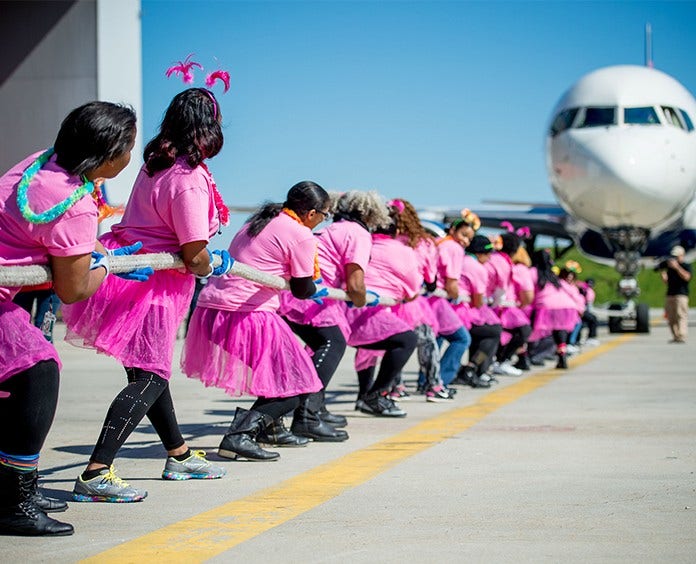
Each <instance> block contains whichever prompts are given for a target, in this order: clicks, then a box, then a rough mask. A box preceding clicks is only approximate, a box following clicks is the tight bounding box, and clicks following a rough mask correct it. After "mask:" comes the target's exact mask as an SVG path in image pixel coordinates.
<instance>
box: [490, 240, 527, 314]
mask: <svg viewBox="0 0 696 564" xmlns="http://www.w3.org/2000/svg"><path fill="white" fill-rule="evenodd" d="M485 267H486V270H487V271H488V288H487V290H486V294H487V295H488V296H489V297H492V298H493V299H494V304H495V305H503V306H506V307H510V306H511V305H512V304H514V303H515V302H516V301H517V296H518V294H519V293H520V292H527V291H533V290H534V284H533V283H532V280H531V278H529V277H528V276H526V275H525V273H524V272H523V271H521V270H519V269H518V270H515V268H514V265H513V263H512V261H511V260H510V257H508V256H507V255H506V254H505V253H492V254H491V258H490V259H489V260H488V262H487V263H486V264H485Z"/></svg>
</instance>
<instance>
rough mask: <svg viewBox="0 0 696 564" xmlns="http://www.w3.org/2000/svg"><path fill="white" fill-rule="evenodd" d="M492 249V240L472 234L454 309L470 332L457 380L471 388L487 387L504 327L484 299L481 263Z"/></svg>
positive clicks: (485, 278) (484, 275) (485, 273)
mask: <svg viewBox="0 0 696 564" xmlns="http://www.w3.org/2000/svg"><path fill="white" fill-rule="evenodd" d="M492 251H493V243H491V241H490V239H488V237H485V236H484V235H475V236H474V237H473V238H472V239H471V242H470V243H469V246H468V247H467V248H466V257H465V259H464V266H463V268H462V274H461V276H460V278H459V289H460V291H461V297H462V299H461V303H459V304H457V305H456V306H455V310H456V312H457V315H459V318H460V319H461V320H462V322H463V323H464V326H465V327H466V328H467V329H468V330H469V333H470V334H471V345H470V346H469V361H468V362H467V364H466V365H465V366H462V367H461V368H460V369H459V375H458V380H457V381H462V382H463V383H465V384H467V385H469V386H471V387H472V388H490V386H491V384H490V378H489V377H488V375H487V374H486V372H487V371H488V368H489V367H490V365H491V364H492V363H493V360H494V359H495V353H496V351H497V350H498V345H499V343H500V334H501V333H502V331H503V328H502V327H501V325H500V319H498V316H497V315H496V314H495V312H494V311H493V310H492V309H491V308H490V307H489V306H488V304H487V303H486V300H485V296H486V287H487V285H488V271H487V270H486V267H485V266H484V265H485V264H486V262H488V259H489V258H490V256H491V252H492Z"/></svg>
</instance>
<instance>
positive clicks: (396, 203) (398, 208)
mask: <svg viewBox="0 0 696 564" xmlns="http://www.w3.org/2000/svg"><path fill="white" fill-rule="evenodd" d="M387 205H388V206H391V207H393V208H396V211H397V212H398V213H399V215H401V214H402V213H404V210H405V209H406V206H405V205H404V203H403V202H402V201H401V200H397V199H396V198H395V199H393V200H389V201H388V202H387Z"/></svg>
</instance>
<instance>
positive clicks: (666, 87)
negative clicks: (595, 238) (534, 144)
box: [546, 66, 696, 235]
mask: <svg viewBox="0 0 696 564" xmlns="http://www.w3.org/2000/svg"><path fill="white" fill-rule="evenodd" d="M694 123H696V100H694V98H693V96H691V94H690V93H689V92H688V91H687V90H686V89H685V88H684V87H683V86H682V85H681V84H679V83H678V82H677V81H676V80H674V79H673V78H672V77H670V76H668V75H666V74H665V73H663V72H660V71H658V70H655V69H652V68H648V67H640V66H615V67H607V68H603V69H599V70H597V71H594V72H592V73H590V74H588V75H586V76H584V77H583V78H581V79H580V80H579V81H578V82H577V83H576V84H575V85H574V86H572V87H571V88H570V89H569V90H568V91H567V92H566V93H565V95H564V96H563V97H562V98H561V100H560V101H559V103H558V104H557V106H556V108H555V110H554V112H553V117H552V123H551V126H550V128H549V134H548V136H547V141H546V143H547V147H546V148H547V171H548V174H549V179H550V182H551V186H552V188H553V190H554V192H555V194H556V196H557V197H558V200H559V202H560V204H561V205H562V206H563V208H564V209H565V210H566V211H567V212H568V213H569V214H570V215H571V216H573V217H574V218H575V219H576V220H579V221H581V222H583V223H585V224H586V225H587V226H588V227H590V228H593V229H596V230H598V231H600V232H602V231H604V230H606V229H617V228H637V229H643V230H646V231H647V232H648V233H652V235H654V234H655V233H656V232H659V231H660V230H663V229H665V228H668V227H669V226H671V225H673V224H674V223H675V222H677V221H678V220H679V218H680V217H681V216H682V215H683V213H684V210H685V208H686V206H687V205H688V204H689V203H690V202H692V201H693V200H694V196H695V195H696V131H695V130H694Z"/></svg>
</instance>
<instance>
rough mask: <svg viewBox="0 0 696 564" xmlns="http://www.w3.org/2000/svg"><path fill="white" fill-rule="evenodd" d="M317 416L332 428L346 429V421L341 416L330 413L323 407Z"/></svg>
mask: <svg viewBox="0 0 696 564" xmlns="http://www.w3.org/2000/svg"><path fill="white" fill-rule="evenodd" d="M319 416H320V417H321V420H322V421H324V422H326V423H328V424H329V425H331V426H332V427H336V428H339V427H346V426H347V425H348V419H346V418H345V417H344V416H343V415H338V414H336V413H331V412H330V411H329V410H328V409H326V406H325V405H322V406H321V409H320V410H319Z"/></svg>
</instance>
